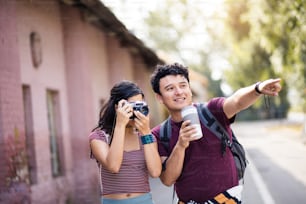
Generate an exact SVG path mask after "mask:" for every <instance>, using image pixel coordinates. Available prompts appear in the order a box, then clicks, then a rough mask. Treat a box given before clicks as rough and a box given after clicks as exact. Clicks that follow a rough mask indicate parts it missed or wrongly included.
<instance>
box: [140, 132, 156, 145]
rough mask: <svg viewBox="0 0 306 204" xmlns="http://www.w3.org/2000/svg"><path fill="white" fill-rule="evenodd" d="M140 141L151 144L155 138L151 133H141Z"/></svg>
mask: <svg viewBox="0 0 306 204" xmlns="http://www.w3.org/2000/svg"><path fill="white" fill-rule="evenodd" d="M141 142H142V144H143V145H145V144H151V143H153V142H155V138H154V136H153V135H152V134H147V135H142V136H141Z"/></svg>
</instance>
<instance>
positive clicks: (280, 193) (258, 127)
mask: <svg viewBox="0 0 306 204" xmlns="http://www.w3.org/2000/svg"><path fill="white" fill-rule="evenodd" d="M300 127H301V126H300V125H299V124H297V123H296V121H294V122H292V121H288V120H279V121H261V122H240V123H235V124H234V125H233V128H234V131H235V132H236V135H237V136H238V138H239V141H240V142H241V143H242V144H243V145H244V146H245V148H246V151H247V155H248V160H249V165H248V168H247V170H246V175H245V185H244V191H243V195H242V196H243V203H244V204H259V203H260V204H288V203H290V204H291V203H306V144H304V143H303V141H302V138H301V128H300ZM151 185H152V193H153V199H154V201H155V203H156V204H171V203H172V197H173V190H172V188H171V187H165V186H164V185H162V184H161V183H160V181H159V179H151ZM174 203H175V202H174Z"/></svg>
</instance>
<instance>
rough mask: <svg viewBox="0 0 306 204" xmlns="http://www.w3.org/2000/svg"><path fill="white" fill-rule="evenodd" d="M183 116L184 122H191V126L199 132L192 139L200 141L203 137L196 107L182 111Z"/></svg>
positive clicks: (189, 107) (187, 107) (185, 108)
mask: <svg viewBox="0 0 306 204" xmlns="http://www.w3.org/2000/svg"><path fill="white" fill-rule="evenodd" d="M181 114H182V118H183V120H184V121H186V120H190V121H191V123H190V124H191V125H192V126H194V127H195V128H196V130H197V132H196V133H195V134H193V135H192V137H193V138H195V139H200V138H201V137H203V133H202V129H201V124H200V120H199V115H198V111H197V108H196V107H194V106H193V105H191V106H186V107H184V108H183V109H182V111H181Z"/></svg>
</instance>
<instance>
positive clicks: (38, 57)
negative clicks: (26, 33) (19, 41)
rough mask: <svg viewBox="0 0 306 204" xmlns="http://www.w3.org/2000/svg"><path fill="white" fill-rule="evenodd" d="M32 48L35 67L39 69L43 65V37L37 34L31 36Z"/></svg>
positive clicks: (33, 33)
mask: <svg viewBox="0 0 306 204" xmlns="http://www.w3.org/2000/svg"><path fill="white" fill-rule="evenodd" d="M30 47H31V57H32V63H33V66H34V67H35V68H38V67H39V66H40V65H41V63H42V45H41V37H40V35H39V34H38V33H37V32H32V33H31V34H30Z"/></svg>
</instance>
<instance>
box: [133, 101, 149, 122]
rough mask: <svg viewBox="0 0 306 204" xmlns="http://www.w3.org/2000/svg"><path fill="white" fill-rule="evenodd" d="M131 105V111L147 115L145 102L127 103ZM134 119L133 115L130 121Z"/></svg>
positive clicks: (147, 108) (147, 110) (147, 109)
mask: <svg viewBox="0 0 306 204" xmlns="http://www.w3.org/2000/svg"><path fill="white" fill-rule="evenodd" d="M129 103H130V104H132V107H133V111H139V112H141V113H142V114H144V115H148V113H149V107H148V105H147V103H146V102H144V101H135V102H129ZM134 118H136V115H135V114H134V113H133V115H132V116H131V117H130V119H134Z"/></svg>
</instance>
